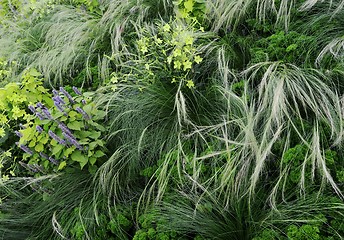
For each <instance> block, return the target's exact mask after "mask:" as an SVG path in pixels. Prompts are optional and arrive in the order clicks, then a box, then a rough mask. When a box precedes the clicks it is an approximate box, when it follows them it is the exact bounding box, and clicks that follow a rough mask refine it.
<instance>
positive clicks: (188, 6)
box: [184, 0, 194, 12]
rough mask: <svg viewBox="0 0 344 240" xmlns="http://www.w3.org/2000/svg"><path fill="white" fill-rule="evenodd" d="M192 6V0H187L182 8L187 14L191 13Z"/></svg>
mask: <svg viewBox="0 0 344 240" xmlns="http://www.w3.org/2000/svg"><path fill="white" fill-rule="evenodd" d="M193 6H194V1H193V0H187V1H186V2H184V7H185V10H186V11H187V12H192V10H193Z"/></svg>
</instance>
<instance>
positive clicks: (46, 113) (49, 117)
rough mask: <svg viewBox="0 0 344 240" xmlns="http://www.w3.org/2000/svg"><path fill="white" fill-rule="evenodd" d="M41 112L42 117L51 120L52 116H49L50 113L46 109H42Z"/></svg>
mask: <svg viewBox="0 0 344 240" xmlns="http://www.w3.org/2000/svg"><path fill="white" fill-rule="evenodd" d="M42 112H43V113H44V115H45V116H46V117H47V118H48V119H50V120H53V116H51V114H50V112H49V110H48V109H47V108H43V109H42Z"/></svg>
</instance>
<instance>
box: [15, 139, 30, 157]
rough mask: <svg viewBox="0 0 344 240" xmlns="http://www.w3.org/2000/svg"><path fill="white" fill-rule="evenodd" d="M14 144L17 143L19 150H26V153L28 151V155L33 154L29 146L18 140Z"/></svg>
mask: <svg viewBox="0 0 344 240" xmlns="http://www.w3.org/2000/svg"><path fill="white" fill-rule="evenodd" d="M16 145H17V146H18V147H19V148H20V149H21V150H23V151H24V152H26V153H28V154H30V155H32V154H33V151H32V150H31V149H30V148H28V147H27V146H25V145H24V144H19V142H16Z"/></svg>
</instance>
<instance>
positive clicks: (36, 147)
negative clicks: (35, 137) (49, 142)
mask: <svg viewBox="0 0 344 240" xmlns="http://www.w3.org/2000/svg"><path fill="white" fill-rule="evenodd" d="M35 151H36V152H43V151H44V145H43V144H41V143H39V144H37V145H36V146H35Z"/></svg>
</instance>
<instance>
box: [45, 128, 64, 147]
mask: <svg viewBox="0 0 344 240" xmlns="http://www.w3.org/2000/svg"><path fill="white" fill-rule="evenodd" d="M48 134H49V136H50V137H51V138H53V139H54V140H55V141H56V142H58V143H60V144H61V145H66V141H65V140H63V139H61V138H60V137H59V136H57V135H56V134H55V133H54V132H53V131H51V130H49V131H48Z"/></svg>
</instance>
